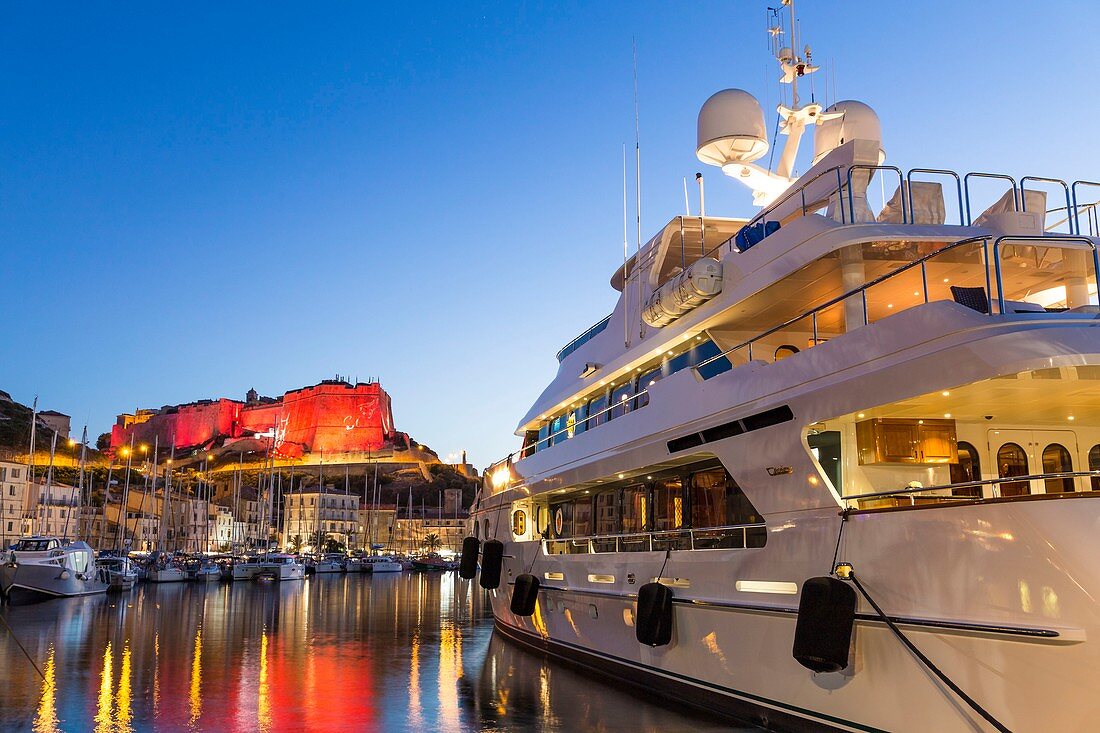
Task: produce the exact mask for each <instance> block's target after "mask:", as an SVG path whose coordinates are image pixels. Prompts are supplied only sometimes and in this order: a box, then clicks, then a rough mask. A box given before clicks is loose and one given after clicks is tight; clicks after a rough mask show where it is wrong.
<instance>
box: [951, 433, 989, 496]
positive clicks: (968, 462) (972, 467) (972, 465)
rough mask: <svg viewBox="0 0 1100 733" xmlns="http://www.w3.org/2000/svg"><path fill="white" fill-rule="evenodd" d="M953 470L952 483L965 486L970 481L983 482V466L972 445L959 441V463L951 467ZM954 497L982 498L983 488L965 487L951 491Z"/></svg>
mask: <svg viewBox="0 0 1100 733" xmlns="http://www.w3.org/2000/svg"><path fill="white" fill-rule="evenodd" d="M949 468H950V469H951V483H953V484H965V483H967V482H969V481H981V480H982V466H981V461H980V459H979V458H978V451H977V450H976V449H975V448H974V446H972V445H970V443H967V442H964V441H961V440H960V441H959V462H958V463H952V464H950V465H949ZM951 495H952V496H973V497H975V498H981V495H982V487H981V486H965V487H963V488H959V489H952V490H951Z"/></svg>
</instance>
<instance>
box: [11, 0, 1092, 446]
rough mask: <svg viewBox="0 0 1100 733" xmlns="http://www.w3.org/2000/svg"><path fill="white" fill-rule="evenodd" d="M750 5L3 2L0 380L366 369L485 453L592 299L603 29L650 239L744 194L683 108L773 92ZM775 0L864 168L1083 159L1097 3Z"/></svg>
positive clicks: (133, 381) (272, 377) (159, 393)
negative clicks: (857, 129)
mask: <svg viewBox="0 0 1100 733" xmlns="http://www.w3.org/2000/svg"><path fill="white" fill-rule="evenodd" d="M764 7H765V3H763V2H755V1H753V2H748V1H745V0H741V1H737V2H723V3H713V2H708V3H690V4H689V3H655V2H646V3H604V2H600V3H591V4H590V5H585V4H581V3H562V4H558V3H521V4H510V3H502V4H484V3H483V4H474V3H440V4H430V5H425V4H407V3H387V4H383V3H300V4H290V3H267V2H263V3H251V4H249V3H185V4H169V3H131V4H127V5H121V4H102V5H93V4H89V3H48V4H43V3H31V2H25V3H8V4H6V5H5V6H4V8H3V10H2V12H0V104H2V105H3V117H2V120H0V239H2V242H0V272H2V273H3V278H4V286H3V305H0V313H2V314H3V321H2V322H3V331H2V333H3V334H4V337H3V347H2V348H3V358H2V362H0V389H4V390H7V391H9V392H11V393H12V395H13V397H15V398H16V399H17V400H19V401H21V402H24V403H27V404H29V403H30V402H31V400H32V398H33V396H34V395H35V394H38V395H40V405H41V406H42V407H45V408H52V409H56V410H60V411H62V412H66V413H68V414H71V415H72V416H73V425H74V430H75V432H76V433H77V434H79V431H80V427H81V426H82V425H84V424H85V423H87V424H88V426H89V433H90V434H91V435H92V436H93V437H94V436H95V435H98V434H99V433H100V432H103V431H106V430H108V429H109V428H110V425H111V423H112V422H113V420H114V416H115V414H116V413H118V412H123V411H128V410H132V409H133V408H134V407H136V406H142V407H156V406H160V405H163V404H169V403H177V402H184V401H190V400H195V399H200V398H204V397H218V396H228V397H235V398H243V396H244V393H245V391H246V390H247V389H248V388H250V387H255V388H256V389H258V390H259V391H260V393H261V394H269V395H278V394H281V393H282V392H283V391H284V390H286V389H290V388H295V387H300V386H304V385H308V384H313V383H315V382H317V381H319V380H321V379H322V378H327V377H331V376H333V375H334V374H335V373H337V372H339V373H340V374H345V375H348V376H349V377H355V376H358V377H359V378H360V379H366V378H367V377H371V376H377V377H380V378H381V380H382V384H383V386H384V387H385V388H386V389H387V390H388V391H389V392H390V394H391V395H392V397H393V402H394V416H395V420H396V423H397V427H398V428H399V429H401V430H405V431H408V432H409V433H410V434H411V435H412V436H413V437H415V438H417V439H418V440H420V441H422V442H425V443H427V444H428V445H430V446H431V447H433V448H434V449H436V450H437V451H438V452H439V453H440V455H441V456H442V457H444V458H445V457H446V455H447V454H448V453H450V452H454V451H458V450H461V449H463V448H465V449H468V450H469V453H470V458H471V460H472V462H474V463H475V464H476V465H478V466H479V467H481V466H485V465H487V464H488V463H489V462H491V461H493V460H495V459H497V458H500V457H502V456H503V455H505V454H506V453H507V452H509V451H511V450H514V449H515V448H517V447H518V439H516V438H515V437H513V436H512V431H513V429H514V428H515V423H516V421H517V420H518V419H519V417H520V416H522V415H523V413H524V412H526V410H527V408H528V407H529V405H530V403H531V402H532V400H534V398H535V397H536V396H537V395H538V393H539V392H540V391H541V390H542V388H543V387H544V386H545V384H546V383H547V382H548V381H549V380H550V378H551V377H552V375H553V373H554V370H555V368H556V366H557V365H556V362H555V360H554V352H555V351H556V350H557V349H558V348H560V347H561V346H562V345H563V344H565V343H566V342H567V341H568V340H569V339H570V338H572V337H573V336H574V335H576V334H577V333H579V332H580V331H581V330H583V329H584V328H586V327H587V326H589V325H590V324H592V323H593V322H595V321H597V320H598V319H599V318H601V317H602V316H604V315H605V314H606V313H608V312H609V311H610V310H611V307H612V305H613V303H614V296H615V293H614V292H613V291H612V290H611V288H610V286H609V285H608V278H609V277H610V275H611V274H612V272H613V271H614V269H615V268H616V266H617V265H618V264H620V263H621V260H622V244H621V240H622V170H621V166H622V161H621V155H622V152H621V150H622V148H621V146H622V144H623V143H627V144H628V146H630V147H632V146H633V139H634V122H633V103H632V82H631V39H632V38H636V42H637V48H638V73H639V86H640V107H641V136H642V157H643V162H642V169H643V194H642V196H643V203H642V208H643V229H644V234H645V238H648V237H649V236H650V235H651V234H652V233H653V232H654V231H655V230H656V229H657V228H658V227H659V226H661V225H662V224H664V223H665V222H666V221H667V220H668V219H670V218H671V217H673V216H676V215H678V214H680V213H681V212H682V210H683V189H682V186H683V183H682V179H683V177H684V176H687V177H688V179H689V181H690V180H691V179H693V177H694V174H695V172H696V171H703V172H704V174H705V175H706V176H707V184H708V185H707V210H708V213H711V214H716V215H743V214H746V213H750V212H751V211H752V209H751V208H750V207H749V206H748V199H747V197H746V196H744V195H743V193H742V192H741V190H740V188H739V186H738V184H737V183H735V182H733V181H728V180H723V179H722V175H721V173H720V172H719V171H718V170H717V169H713V168H707V167H705V166H702V164H700V163H699V162H698V161H697V160H696V159H695V150H694V147H695V117H696V114H697V112H698V109H699V106H700V105H701V104H702V102H703V101H704V100H705V99H706V98H707V97H708V96H709V95H710V94H711V93H713V92H715V91H717V90H719V89H722V88H725V87H741V88H744V89H747V90H749V91H751V92H752V93H754V94H756V95H757V96H758V97H759V98H760V99H761V100H762V101H767V102H768V104H769V106H772V107H774V104H775V102H776V94H777V92H776V88H777V86H776V84H775V80H776V78H777V77H778V71H777V69H776V68H775V64H774V62H773V61H772V60H771V59H770V58H769V56H768V54H767V40H766V37H765V34H764V24H765V11H764ZM799 7H800V14H801V16H802V33H803V37H804V40H805V41H806V42H808V43H810V44H811V45H812V46H813V48H814V51H815V55H816V58H817V59H818V60H819V61H821V62H823V63H824V62H832V63H833V64H835V67H836V69H837V72H838V73H837V75H836V87H837V93H838V96H839V98H842V99H844V98H855V99H861V100H863V101H865V102H867V103H869V104H870V105H871V106H873V107H874V108H875V109H876V110H877V111H878V113H879V115H880V117H881V118H882V122H883V127H884V145H885V148H886V152H887V157H888V162H890V163H893V164H896V165H899V166H901V167H903V168H908V167H914V166H924V167H949V168H954V169H957V170H986V171H999V172H1007V173H1011V174H1014V175H1016V176H1022V175H1025V174H1031V175H1047V176H1055V177H1060V178H1066V179H1069V180H1073V179H1078V178H1090V179H1098V178H1100V165H1098V164H1100V153H1098V150H1097V144H1096V139H1097V136H1096V115H1097V111H1098V109H1097V107H1098V105H1097V102H1096V92H1095V87H1096V85H1095V75H1094V73H1093V69H1094V66H1095V56H1096V54H1095V51H1094V47H1093V42H1094V38H1093V35H1094V34H1095V31H1096V29H1097V28H1098V27H1100V10H1098V8H1097V5H1096V4H1095V3H1086V2H1081V3H1070V2H1042V3H1035V2H1011V3H1010V2H974V3H959V2H921V3H886V2H839V1H835V0H828V1H826V0H803V1H802V2H801V3H800V6H799ZM815 85H816V92H817V95H818V97H819V99H820V97H822V96H823V93H824V90H825V78H824V76H823V75H821V74H819V75H818V76H817V78H816V79H815ZM830 87H831V83H830ZM773 124H774V117H773V116H772V115H771V114H769V116H768V126H769V128H770V127H771V126H772V125H773ZM810 139H811V137H807V139H806V141H807V143H806V145H804V148H803V151H804V153H805V152H808V150H809V147H810V142H809V141H810ZM800 160H801V161H802V164H801V168H802V169H803V170H804V169H805V167H806V162H805V160H806V156H805V155H803V156H801V158H800ZM631 176H633V173H631ZM632 181H633V179H632ZM631 187H633V182H632V183H631ZM631 198H633V192H632V193H631ZM695 205H696V203H695V194H694V190H693V191H692V206H693V207H694V206H695ZM631 220H632V221H633V211H632V212H631ZM634 236H635V235H634V232H633V231H631V234H630V240H631V243H632V244H631V246H632V247H633V241H634Z"/></svg>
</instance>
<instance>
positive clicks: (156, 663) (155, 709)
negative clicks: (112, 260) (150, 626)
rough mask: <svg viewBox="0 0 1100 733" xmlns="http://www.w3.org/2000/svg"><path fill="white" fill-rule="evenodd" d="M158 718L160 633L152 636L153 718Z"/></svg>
mask: <svg viewBox="0 0 1100 733" xmlns="http://www.w3.org/2000/svg"><path fill="white" fill-rule="evenodd" d="M159 717H160V632H159V631H158V632H156V633H154V634H153V718H159Z"/></svg>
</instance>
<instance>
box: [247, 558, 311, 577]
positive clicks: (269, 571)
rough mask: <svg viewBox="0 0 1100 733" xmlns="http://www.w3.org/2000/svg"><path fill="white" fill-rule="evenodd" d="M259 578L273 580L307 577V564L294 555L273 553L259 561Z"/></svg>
mask: <svg viewBox="0 0 1100 733" xmlns="http://www.w3.org/2000/svg"><path fill="white" fill-rule="evenodd" d="M259 566H260V567H259V571H258V572H257V573H256V577H257V578H261V577H266V578H271V579H272V580H301V579H303V578H304V577H305V575H306V571H305V566H303V565H302V563H300V562H298V558H296V557H295V556H294V555H284V554H279V553H272V554H270V555H267V556H265V557H264V558H263V559H262V560H260V562H259Z"/></svg>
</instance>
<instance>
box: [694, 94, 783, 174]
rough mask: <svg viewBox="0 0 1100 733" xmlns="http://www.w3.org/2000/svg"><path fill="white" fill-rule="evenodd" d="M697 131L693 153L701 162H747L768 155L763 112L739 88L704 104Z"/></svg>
mask: <svg viewBox="0 0 1100 733" xmlns="http://www.w3.org/2000/svg"><path fill="white" fill-rule="evenodd" d="M698 130H699V138H698V140H699V145H698V147H697V148H696V152H695V154H696V155H697V156H698V157H699V160H701V161H703V162H704V163H710V164H711V165H716V166H719V167H721V166H723V165H726V164H727V163H751V162H752V161H754V160H756V159H757V158H759V157H760V156H762V155H764V153H766V152H768V132H767V130H766V129H765V127H764V110H763V109H761V108H760V102H758V101H756V97H754V96H752V95H751V94H749V93H748V92H746V91H744V90H741V89H723V90H722V91H720V92H718V93H717V94H714V95H712V96H711V98H710V99H708V100H707V101H706V102H704V103H703V108H702V109H700V110H699V128H698Z"/></svg>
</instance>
